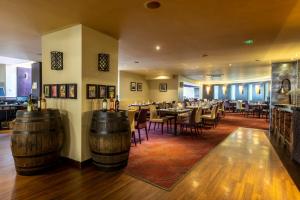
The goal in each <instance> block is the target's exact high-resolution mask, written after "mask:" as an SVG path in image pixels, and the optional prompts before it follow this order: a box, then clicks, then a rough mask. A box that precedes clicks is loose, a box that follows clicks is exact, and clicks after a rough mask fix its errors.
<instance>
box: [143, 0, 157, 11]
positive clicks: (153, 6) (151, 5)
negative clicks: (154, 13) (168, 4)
mask: <svg viewBox="0 0 300 200" xmlns="http://www.w3.org/2000/svg"><path fill="white" fill-rule="evenodd" d="M144 5H145V7H146V8H148V9H151V10H154V9H158V8H159V7H160V6H161V5H160V2H159V1H154V0H151V1H147V2H146V3H145V4H144Z"/></svg>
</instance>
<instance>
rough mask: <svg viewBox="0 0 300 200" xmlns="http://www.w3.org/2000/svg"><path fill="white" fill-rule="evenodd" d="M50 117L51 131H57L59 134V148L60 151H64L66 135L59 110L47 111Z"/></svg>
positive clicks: (51, 109)
mask: <svg viewBox="0 0 300 200" xmlns="http://www.w3.org/2000/svg"><path fill="white" fill-rule="evenodd" d="M47 111H48V112H49V115H50V129H51V131H55V132H57V134H58V144H59V145H58V148H59V150H61V149H62V147H63V144H64V141H65V134H64V126H63V121H62V118H61V115H60V112H59V110H58V109H53V108H50V109H47Z"/></svg>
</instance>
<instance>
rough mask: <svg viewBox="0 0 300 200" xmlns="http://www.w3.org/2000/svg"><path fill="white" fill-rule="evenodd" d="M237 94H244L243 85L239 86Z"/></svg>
mask: <svg viewBox="0 0 300 200" xmlns="http://www.w3.org/2000/svg"><path fill="white" fill-rule="evenodd" d="M239 92H240V94H244V86H243V85H239Z"/></svg>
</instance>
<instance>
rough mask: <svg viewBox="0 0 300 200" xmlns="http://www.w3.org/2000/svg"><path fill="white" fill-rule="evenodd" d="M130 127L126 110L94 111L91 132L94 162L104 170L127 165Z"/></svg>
mask: <svg viewBox="0 0 300 200" xmlns="http://www.w3.org/2000/svg"><path fill="white" fill-rule="evenodd" d="M130 138H131V135H130V129H129V121H128V115H127V112H126V111H119V112H103V111H94V112H93V118H92V124H91V128H90V134H89V144H90V149H91V154H92V159H93V163H94V164H95V165H96V166H97V167H98V168H99V169H102V170H105V171H112V170H117V169H121V168H123V167H125V166H126V165H127V162H128V156H129V150H130Z"/></svg>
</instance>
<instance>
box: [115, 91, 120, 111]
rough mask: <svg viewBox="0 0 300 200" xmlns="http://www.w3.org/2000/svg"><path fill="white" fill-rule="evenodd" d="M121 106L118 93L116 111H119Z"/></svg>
mask: <svg viewBox="0 0 300 200" xmlns="http://www.w3.org/2000/svg"><path fill="white" fill-rule="evenodd" d="M119 108H120V102H119V100H118V95H117V98H116V102H115V111H116V112H118V111H119Z"/></svg>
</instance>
